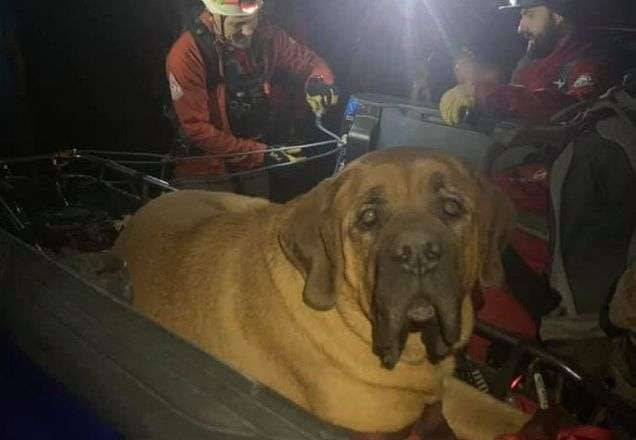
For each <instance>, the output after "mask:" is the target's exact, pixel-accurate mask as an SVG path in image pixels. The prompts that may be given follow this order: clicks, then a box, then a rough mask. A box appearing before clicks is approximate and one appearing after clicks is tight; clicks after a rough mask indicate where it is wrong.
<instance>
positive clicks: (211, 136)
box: [166, 33, 257, 154]
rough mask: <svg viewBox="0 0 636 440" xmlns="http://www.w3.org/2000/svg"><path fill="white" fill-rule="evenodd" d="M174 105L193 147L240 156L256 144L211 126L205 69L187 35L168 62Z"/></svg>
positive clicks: (176, 46) (197, 50)
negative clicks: (239, 154)
mask: <svg viewBox="0 0 636 440" xmlns="http://www.w3.org/2000/svg"><path fill="white" fill-rule="evenodd" d="M166 71H167V75H168V81H169V84H170V92H171V95H172V103H173V106H174V109H175V112H176V113H177V116H178V118H179V123H180V124H181V128H182V129H183V131H184V133H185V135H186V136H187V137H188V140H189V141H190V142H192V144H193V145H194V146H196V147H198V148H200V149H202V150H204V151H206V152H209V153H212V154H224V153H240V152H246V151H250V150H253V149H255V145H256V144H257V143H256V142H254V141H251V140H249V139H240V138H237V137H235V136H233V135H232V134H231V133H226V132H224V131H222V130H221V129H219V128H218V127H215V126H214V125H213V124H212V123H211V122H210V106H211V105H216V106H218V105H219V103H218V102H210V97H209V95H208V90H207V84H206V76H205V66H204V63H203V60H202V58H201V54H200V53H199V49H198V48H197V47H196V43H195V42H194V39H193V38H192V36H191V35H190V34H189V33H185V34H183V35H182V36H181V38H179V40H177V42H176V43H175V45H174V46H173V47H172V49H171V50H170V53H169V54H168V58H167V60H166Z"/></svg>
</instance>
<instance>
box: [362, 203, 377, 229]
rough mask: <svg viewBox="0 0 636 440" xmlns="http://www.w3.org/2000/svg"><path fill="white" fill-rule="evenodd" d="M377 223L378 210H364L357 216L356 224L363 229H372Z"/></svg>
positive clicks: (369, 208)
mask: <svg viewBox="0 0 636 440" xmlns="http://www.w3.org/2000/svg"><path fill="white" fill-rule="evenodd" d="M377 222H378V210H377V208H375V207H368V208H365V209H364V210H363V211H362V212H361V213H360V215H359V216H358V223H359V224H360V226H362V227H364V228H367V229H368V228H372V227H373V226H375V224H376V223H377Z"/></svg>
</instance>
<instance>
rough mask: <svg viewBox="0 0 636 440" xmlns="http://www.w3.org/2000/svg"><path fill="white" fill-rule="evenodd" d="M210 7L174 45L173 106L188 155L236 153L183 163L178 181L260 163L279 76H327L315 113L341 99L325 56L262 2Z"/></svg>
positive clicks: (170, 65)
mask: <svg viewBox="0 0 636 440" xmlns="http://www.w3.org/2000/svg"><path fill="white" fill-rule="evenodd" d="M203 3H204V5H205V10H204V12H203V13H202V14H201V15H200V17H199V18H198V20H196V22H195V23H194V25H193V26H192V28H191V29H189V30H188V31H186V32H184V33H183V34H182V35H181V37H180V38H179V39H178V40H177V41H176V42H175V43H174V45H173V47H172V49H171V50H170V53H169V54H168V57H167V61H166V71H167V75H168V81H169V84H170V92H171V96H172V102H173V106H174V109H175V112H176V115H177V117H178V122H179V125H180V128H181V131H182V134H184V135H185V137H186V139H187V141H188V144H189V149H188V152H187V155H188V156H193V155H204V154H208V155H209V154H236V153H254V152H257V154H245V155H240V154H238V155H236V156H233V157H230V158H227V159H210V158H201V159H196V160H191V159H189V160H185V159H184V160H182V161H177V163H176V164H175V170H174V174H175V177H177V178H184V177H186V178H193V177H194V178H196V177H197V176H204V175H219V174H225V173H227V172H232V171H241V170H249V169H252V168H255V167H258V166H260V165H261V164H262V163H263V160H264V154H262V153H260V154H259V153H258V152H260V151H263V150H265V149H266V148H267V146H266V142H267V134H268V130H269V129H270V128H271V125H272V124H271V117H272V113H273V111H275V109H273V108H272V100H271V99H270V98H271V95H272V84H271V81H272V77H273V76H274V74H277V73H282V72H284V73H287V74H291V75H292V76H294V77H296V78H299V80H300V83H301V85H302V84H307V83H308V82H310V80H313V81H314V82H315V80H316V79H317V80H320V81H322V83H323V84H324V85H325V87H324V88H323V89H322V92H321V93H320V94H319V95H311V96H310V95H307V102H308V104H309V105H310V107H311V108H312V110H314V112H315V113H322V112H323V111H324V108H325V107H326V106H329V105H333V104H335V102H336V101H337V94H336V92H335V88H334V87H332V85H333V81H334V77H333V74H332V72H331V69H330V68H329V66H328V65H327V64H326V63H325V61H324V60H323V59H322V58H320V57H319V56H318V55H316V54H315V53H314V52H313V51H311V50H310V49H308V48H307V47H304V46H302V45H300V44H299V43H297V42H296V41H295V40H294V39H293V38H291V37H290V36H289V35H287V33H285V32H284V31H283V30H282V29H280V28H278V27H277V26H275V25H273V24H270V23H268V22H266V21H264V20H259V10H260V8H261V6H262V3H263V2H262V0H203Z"/></svg>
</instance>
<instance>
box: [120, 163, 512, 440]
mask: <svg viewBox="0 0 636 440" xmlns="http://www.w3.org/2000/svg"><path fill="white" fill-rule="evenodd" d="M400 159H401V156H400V155H399V154H397V155H396V158H392V157H389V158H388V159H387V158H384V159H383V161H382V162H381V163H376V162H377V160H375V161H374V160H370V159H366V160H364V161H358V162H357V163H356V164H353V165H351V166H350V167H349V168H348V169H347V170H346V171H345V172H344V174H343V175H342V176H340V177H339V178H338V179H330V180H328V181H326V182H323V183H322V184H321V185H320V186H319V187H318V188H316V189H315V190H313V191H311V192H310V193H309V194H307V195H306V196H303V197H301V198H299V199H297V200H294V201H292V202H290V203H288V204H285V205H274V204H269V203H267V202H266V201H263V200H259V199H249V198H244V197H240V196H233V195H227V194H224V195H220V194H218V193H204V192H198V191H180V192H177V193H173V194H169V195H166V196H162V197H160V198H158V199H155V200H153V201H151V202H150V203H148V205H146V206H145V207H144V208H142V209H141V210H140V211H139V212H138V213H137V214H136V215H135V217H134V218H133V219H132V220H131V221H130V222H129V224H128V226H127V228H126V230H125V231H124V233H123V234H122V235H121V237H120V239H119V240H118V241H117V243H116V246H115V252H117V253H118V254H119V255H121V256H122V257H124V258H125V259H126V260H127V262H128V264H129V266H130V270H131V274H132V282H133V289H134V292H135V297H134V306H135V307H136V308H138V309H139V310H140V311H141V312H142V313H144V314H145V315H147V316H149V317H151V318H153V319H155V320H156V321H157V322H159V323H160V324H162V325H163V326H165V327H167V328H168V329H170V330H172V331H174V332H175V333H177V334H179V335H181V336H182V337H184V338H185V339H187V340H189V341H192V342H193V343H195V344H196V345H197V346H199V347H200V348H201V349H203V350H205V351H207V352H209V353H211V354H214V355H215V356H217V357H218V358H220V359H223V360H226V361H228V362H229V363H230V364H231V365H233V366H234V367H235V368H237V369H238V370H240V371H241V372H243V373H244V374H246V375H248V376H251V377H253V378H255V379H258V380H259V381H261V382H263V383H264V384H266V385H268V386H269V387H271V388H272V389H274V390H276V391H278V392H279V393H281V394H282V395H284V396H286V397H288V398H289V399H290V400H292V401H294V402H295V403H297V404H298V405H300V406H302V407H304V408H306V409H307V410H309V411H311V412H312V413H314V414H316V415H317V416H318V417H320V418H322V419H324V420H326V421H328V422H331V423H333V424H336V425H340V426H343V427H347V428H350V429H353V430H356V431H361V432H397V431H399V430H401V429H402V428H404V427H405V426H408V425H409V424H412V423H413V422H414V421H415V420H416V419H417V418H418V417H419V415H420V414H421V413H422V410H423V409H424V407H425V405H426V404H428V403H433V402H436V401H439V400H440V398H442V396H445V397H444V407H445V408H448V412H449V417H450V419H449V420H451V422H452V423H451V426H452V427H453V428H454V429H457V430H458V432H461V433H462V436H463V437H464V438H474V439H484V440H485V439H487V438H488V440H490V439H492V436H490V435H491V434H492V433H505V432H510V431H509V430H511V429H513V428H514V427H520V426H521V424H522V423H521V422H522V421H523V420H522V417H520V416H519V415H518V414H516V413H514V411H512V412H511V411H508V408H503V409H502V408H500V406H497V405H494V406H493V410H494V413H493V416H492V417H484V416H483V411H488V409H487V408H489V407H490V405H491V404H492V402H491V400H490V399H488V398H485V400H484V398H483V396H479V395H478V393H477V394H475V393H472V394H471V393H469V392H467V394H465V395H466V396H470V398H469V400H470V402H468V401H467V402H463V401H464V399H465V397H462V393H463V392H464V391H457V390H459V389H461V387H458V386H456V385H453V386H452V387H451V388H449V389H450V392H448V393H446V392H445V391H444V388H445V385H444V384H445V380H446V379H447V378H448V377H449V376H450V375H451V374H452V371H453V369H454V361H453V359H452V358H450V357H449V358H446V359H445V360H443V361H442V362H441V363H440V364H438V365H436V366H433V365H431V364H430V363H428V361H427V360H426V357H425V353H426V351H425V347H423V345H422V344H421V342H420V341H419V336H417V335H412V336H411V337H410V338H409V341H408V343H407V346H406V348H405V350H404V354H403V358H402V361H401V362H399V363H398V364H397V365H396V367H395V368H394V369H393V370H387V369H384V368H382V367H381V365H380V362H379V360H378V358H377V357H376V356H375V355H374V354H373V353H372V350H371V345H370V344H371V342H370V341H371V336H370V335H371V324H370V321H369V318H368V304H365V303H366V302H368V297H369V292H368V289H369V283H370V282H371V280H370V279H369V278H368V276H367V275H369V274H368V273H366V271H367V267H365V263H364V262H363V261H361V260H360V259H359V258H357V256H356V255H355V251H354V249H355V246H354V244H352V243H351V242H350V240H348V239H347V238H346V231H347V226H346V221H342V224H340V225H338V224H337V223H336V222H335V221H334V222H333V225H332V220H335V219H332V218H331V217H329V216H327V217H326V218H321V217H319V216H320V215H322V214H321V209H319V208H316V209H314V210H313V211H312V209H308V208H311V207H312V206H317V207H318V206H323V207H324V209H325V212H332V211H333V212H344V211H345V210H347V209H349V206H348V205H350V204H351V203H352V202H353V200H355V197H356V194H357V192H358V191H360V187H364V185H367V184H373V183H374V182H376V181H377V182H380V183H384V184H388V185H389V188H391V191H393V189H395V195H391V196H392V197H393V196H395V197H401V196H400V194H406V192H405V191H406V190H407V189H408V188H411V186H413V185H415V187H418V186H419V183H417V181H416V180H414V181H413V182H415V183H413V182H410V181H409V182H406V183H405V182H403V180H404V178H403V177H402V176H403V174H404V170H406V169H409V167H416V166H418V167H422V170H427V171H426V172H428V170H430V169H431V168H434V169H439V170H441V171H442V172H445V173H448V172H456V173H458V174H457V175H458V176H460V177H462V179H464V180H465V181H466V182H470V181H471V179H474V177H473V176H472V175H471V174H469V173H467V171H466V170H465V168H464V165H463V164H461V163H460V162H452V161H451V162H449V160H448V159H442V158H441V157H437V156H435V157H433V159H430V158H429V159H427V161H420V162H422V163H420V164H413V163H411V162H412V160H409V159H408V158H407V160H405V161H402V160H400ZM384 161H386V162H387V163H386V164H385V163H384ZM371 170H372V171H373V172H372V173H370V171H371ZM411 171H413V170H411ZM411 171H410V172H411ZM415 171H416V172H415V173H414V174H413V176H414V179H415V178H418V176H419V171H418V170H415ZM464 180H462V182H463V181H464ZM473 182H474V180H473ZM466 186H467V187H466V191H469V193H470V194H473V195H474V196H475V197H477V192H478V191H479V190H478V189H476V188H473V189H471V188H469V186H470V185H469V183H466ZM336 192H337V193H338V197H337V198H336V197H335V196H334V194H335V193H336ZM409 194H410V193H409ZM416 195H417V194H416ZM330 197H333V199H331V198H330ZM471 197H472V196H471ZM317 201H319V202H320V203H315V202H317ZM301 210H306V212H307V214H306V215H308V216H313V217H314V218H313V219H310V218H309V217H305V220H306V221H315V220H316V218H318V219H319V222H318V223H319V224H320V225H321V227H324V228H328V229H330V230H331V232H333V233H334V235H335V236H337V237H338V240H337V242H338V243H339V248H338V249H336V250H334V251H333V252H334V255H332V256H331V257H330V258H331V261H333V262H334V263H333V264H334V265H335V267H334V270H335V271H336V272H337V279H336V281H335V284H334V286H335V287H334V288H335V291H336V292H335V293H336V294H337V296H336V297H337V302H336V306H335V307H334V308H332V309H330V310H328V311H316V310H314V309H312V308H310V307H308V306H307V305H306V304H305V302H303V289H304V287H305V275H306V274H304V273H303V272H302V271H301V270H299V269H298V268H297V267H296V266H295V265H294V264H292V262H291V261H290V259H289V258H288V256H287V255H286V254H285V252H283V250H282V249H281V236H282V235H284V234H286V233H287V232H288V231H289V230H292V229H295V228H300V227H302V226H303V224H302V223H303V220H302V219H298V218H297V216H296V215H295V214H296V213H297V212H301ZM303 212H304V211H303ZM473 241H475V239H473ZM481 244H482V243H481V242H477V241H475V243H474V244H473V245H472V246H479V245H481ZM476 253H477V252H476V250H475V249H473V250H472V254H473V257H472V258H473V259H474V258H475V256H474V255H475V254H476ZM476 264H477V263H475V262H473V265H476ZM471 272H472V275H471V276H472V277H477V274H476V273H475V272H477V269H476V268H473V269H472V270H471ZM467 284H470V283H467ZM473 284H474V283H473ZM461 316H462V336H461V341H460V343H459V344H458V345H461V344H465V343H466V341H467V340H468V338H469V336H470V334H471V332H472V324H473V319H474V317H473V307H472V302H471V297H470V295H466V296H465V297H464V300H463V303H462V311H461ZM462 402H463V403H462ZM464 404H465V405H466V407H469V408H472V407H473V406H474V407H475V408H477V410H478V411H482V412H478V414H479V415H478V416H476V417H473V418H471V417H470V416H467V415H464V414H461V413H462V411H461V410H460V407H461V406H462V405H464ZM445 412H446V409H445ZM479 420H483V421H484V423H485V425H484V426H479V429H478V430H477V431H474V432H475V435H469V434H465V435H464V434H463V433H465V432H468V431H471V429H473V428H476V426H475V424H476V422H477V421H479ZM520 423H521V424H520ZM453 424H454V425H453ZM477 424H479V423H477ZM517 425H518V426H517ZM462 426H464V427H463V428H462ZM513 431H514V429H513ZM471 432H472V431H471ZM484 433H487V435H486V434H484Z"/></svg>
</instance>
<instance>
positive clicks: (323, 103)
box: [305, 77, 338, 116]
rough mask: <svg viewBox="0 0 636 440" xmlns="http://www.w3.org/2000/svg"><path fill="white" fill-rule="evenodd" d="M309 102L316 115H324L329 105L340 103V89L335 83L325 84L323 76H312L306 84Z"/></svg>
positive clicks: (306, 96)
mask: <svg viewBox="0 0 636 440" xmlns="http://www.w3.org/2000/svg"><path fill="white" fill-rule="evenodd" d="M305 98H306V99H307V104H309V107H311V110H312V111H313V112H314V114H315V115H316V116H322V114H323V113H324V112H325V109H326V108H327V107H330V106H332V105H335V104H337V103H338V89H337V87H336V86H335V85H329V84H325V83H324V82H323V80H322V78H319V77H314V78H310V79H309V81H308V82H307V85H306V86H305Z"/></svg>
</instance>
